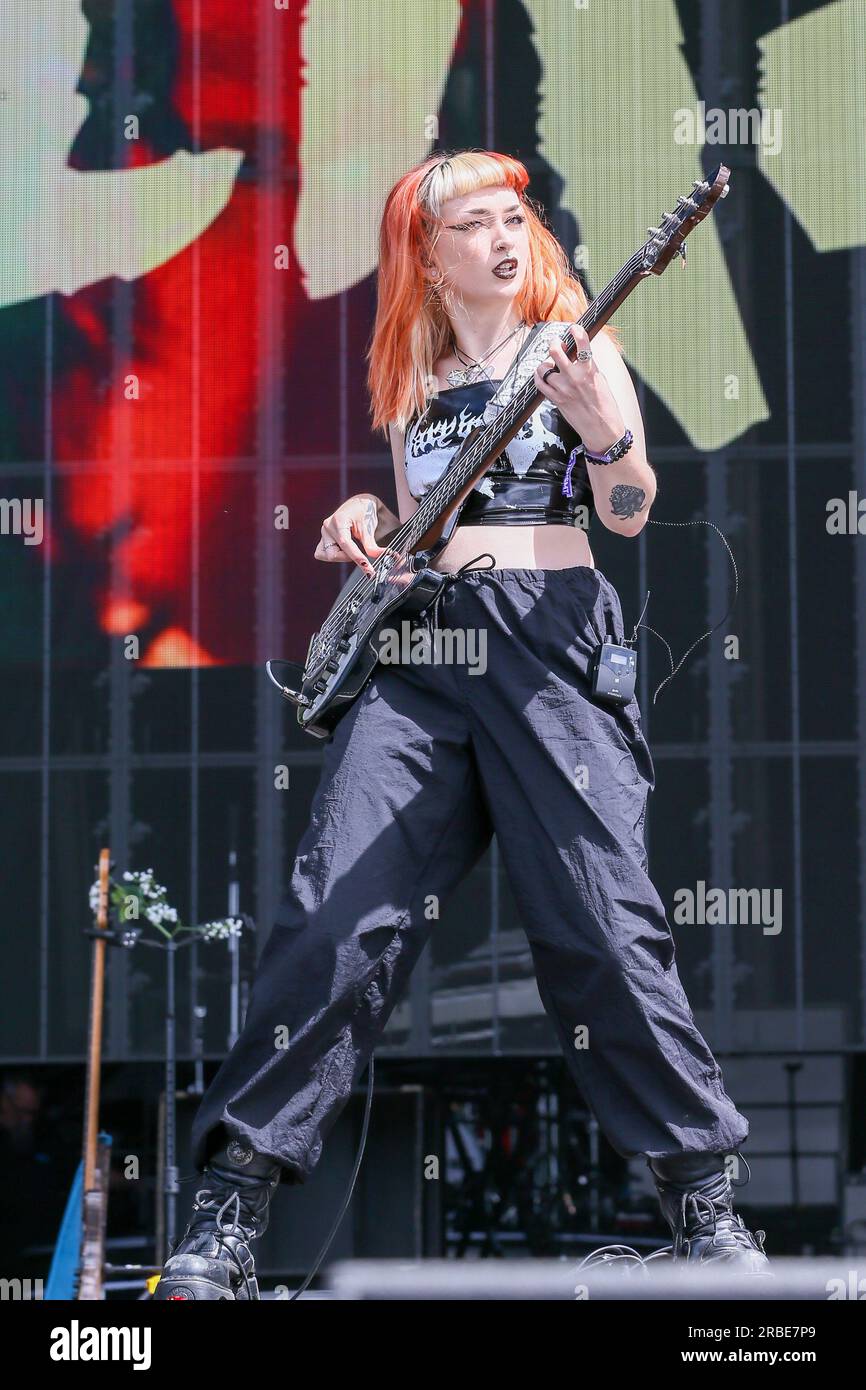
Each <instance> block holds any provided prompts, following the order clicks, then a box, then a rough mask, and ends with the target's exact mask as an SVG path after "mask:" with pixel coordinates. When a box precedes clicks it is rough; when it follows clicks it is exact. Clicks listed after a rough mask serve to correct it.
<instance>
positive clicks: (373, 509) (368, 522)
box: [364, 499, 379, 540]
mask: <svg viewBox="0 0 866 1390" xmlns="http://www.w3.org/2000/svg"><path fill="white" fill-rule="evenodd" d="M378 522H379V508H378V507H377V506H376V503H375V502H374V501H372V499H371V500H369V501H368V502H367V506H366V509H365V511H364V530H365V531H366V532H367V535H368V536H369V537H370V540H375V539H376V527H377V525H378Z"/></svg>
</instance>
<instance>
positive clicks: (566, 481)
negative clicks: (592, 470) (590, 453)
mask: <svg viewBox="0 0 866 1390" xmlns="http://www.w3.org/2000/svg"><path fill="white" fill-rule="evenodd" d="M581 453H583V445H582V444H576V445H575V447H574V448H573V449H572V451H571V455H570V456H569V460H568V467H567V468H566V470H565V477H564V478H563V480H562V495H563V497H573V496H574V488H573V487H572V484H571V470H572V468H573V467H574V465H575V464H576V463H577V459H578V455H579V454H581Z"/></svg>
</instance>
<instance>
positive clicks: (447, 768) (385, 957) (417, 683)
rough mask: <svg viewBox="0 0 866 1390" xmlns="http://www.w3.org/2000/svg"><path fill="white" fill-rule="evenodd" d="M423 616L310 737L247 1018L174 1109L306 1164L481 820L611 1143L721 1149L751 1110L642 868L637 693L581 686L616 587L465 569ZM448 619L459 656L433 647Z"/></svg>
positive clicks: (217, 1137) (298, 1173)
mask: <svg viewBox="0 0 866 1390" xmlns="http://www.w3.org/2000/svg"><path fill="white" fill-rule="evenodd" d="M425 621H426V623H427V624H428V626H427V631H428V632H430V633H431V636H432V637H433V638H435V636H436V631H435V630H436V628H438V629H439V630H440V633H439V640H441V641H442V643H443V645H442V647H441V648H440V656H441V657H442V659H441V660H440V661H439V662H438V663H437V662H436V661H435V659H431V660H429V661H428V662H427V663H426V664H425V663H422V662H417V661H416V662H411V661H404V663H403V664H396V663H393V664H380V665H379V666H378V667H377V669H376V672H375V674H374V676H373V678H372V680H371V681H370V682H369V683H368V684H367V686H366V687H365V689H364V691H363V692H362V694H361V695H360V696H359V698H358V699H357V700H356V701H355V703H354V704H353V705H352V706H351V708H350V709H349V711H348V712H347V714H346V715H344V717H343V718H342V720H341V721H340V723H339V724H338V725H337V727H336V729H335V731H334V733H333V735H332V737H331V738H330V739H329V740H328V741H327V742H326V743H325V744H324V765H323V768H322V774H321V779H320V781H319V784H318V787H317V789H316V792H315V795H314V799H313V803H312V814H311V820H310V823H309V826H308V828H307V830H306V831H305V833H304V835H303V837H302V839H301V841H300V844H299V846H298V854H297V858H296V860H295V864H294V870H293V873H292V878H291V884H290V887H289V890H288V892H287V894H286V895H285V897H284V899H283V901H282V904H281V907H280V911H279V914H278V916H277V920H276V923H275V925H274V927H273V930H272V932H271V934H270V936H269V938H268V940H267V943H266V945H265V948H264V950H263V952H262V956H261V959H260V962H259V965H258V969H257V973H256V978H255V981H254V985H253V989H252V992H251V998H250V1006H249V1009H248V1013H247V1017H246V1021H245V1025H244V1027H243V1030H242V1032H241V1034H240V1036H239V1037H238V1039H237V1042H236V1043H235V1045H234V1047H233V1049H232V1051H231V1052H230V1054H229V1056H228V1057H227V1058H226V1059H225V1061H224V1062H223V1064H222V1066H221V1068H220V1070H219V1072H218V1073H217V1075H216V1077H215V1078H214V1081H213V1083H212V1084H211V1086H210V1088H209V1090H208V1091H207V1092H206V1094H205V1096H204V1097H203V1099H202V1102H201V1105H200V1107H199V1110H198V1112H197V1114H196V1117H195V1120H194V1124H193V1132H192V1143H193V1155H194V1162H195V1165H196V1167H197V1168H199V1169H200V1168H201V1167H202V1166H203V1164H204V1162H205V1160H206V1159H207V1157H208V1156H209V1155H210V1153H211V1152H212V1151H213V1149H214V1148H215V1147H217V1144H218V1143H219V1142H221V1141H224V1138H225V1134H224V1132H223V1130H222V1128H221V1126H222V1125H225V1126H226V1127H227V1128H228V1130H229V1131H230V1132H232V1133H235V1134H240V1135H242V1136H244V1137H246V1138H247V1139H248V1140H249V1141H250V1142H251V1143H252V1144H253V1145H254V1147H255V1148H256V1149H258V1150H259V1151H260V1152H261V1153H264V1154H268V1155H270V1156H272V1157H273V1158H275V1159H277V1160H279V1161H280V1162H281V1163H282V1164H283V1165H284V1171H283V1178H284V1180H285V1181H287V1182H299V1181H301V1182H302V1181H303V1180H304V1179H305V1178H306V1177H307V1176H308V1175H309V1173H310V1171H311V1169H312V1168H313V1166H314V1165H315V1163H316V1162H317V1160H318V1158H319V1155H320V1152H321V1148H322V1141H323V1138H324V1137H325V1136H326V1134H327V1133H328V1131H329V1130H330V1128H331V1126H332V1125H333V1123H334V1121H335V1120H336V1118H337V1116H338V1115H339V1113H340V1111H341V1110H342V1108H343V1106H344V1105H345V1103H346V1101H347V1100H348V1098H349V1095H350V1092H351V1089H352V1086H353V1084H354V1082H355V1081H356V1080H357V1079H358V1078H360V1076H361V1075H362V1073H363V1071H364V1070H365V1067H366V1064H367V1062H368V1060H369V1056H370V1053H371V1051H372V1049H373V1048H374V1047H375V1046H376V1043H377V1041H378V1039H379V1038H380V1036H381V1033H382V1031H383V1029H384V1027H385V1024H386V1022H387V1020H388V1017H389V1015H390V1013H391V1011H392V1009H393V1007H394V1005H395V1003H396V1002H397V1000H398V999H399V998H400V996H401V994H402V992H403V990H404V988H405V986H406V983H407V980H408V977H409V974H410V972H411V970H412V967H413V965H414V964H415V962H416V961H417V959H418V955H419V953H420V951H421V949H422V947H423V946H424V944H425V942H426V941H427V939H428V936H429V933H430V931H431V929H433V927H434V921H433V920H431V916H432V914H431V913H430V912H429V910H428V911H426V912H425V907H426V908H428V909H429V904H430V901H431V895H433V894H435V895H436V897H437V899H438V902H439V908H440V910H441V908H442V907H443V906H444V904H445V903H446V902H447V899H448V896H449V894H450V892H451V891H452V890H453V889H454V887H455V886H456V885H457V884H458V882H459V881H460V880H461V879H462V878H463V877H464V876H465V875H466V873H467V872H468V871H469V870H470V869H471V867H472V866H473V865H474V864H475V863H476V862H477V860H478V859H479V857H480V856H481V855H482V854H483V852H484V850H485V849H486V848H487V846H488V844H489V842H490V839H491V835H492V833H493V832H494V831H495V833H496V836H497V839H498V842H499V846H500V849H501V854H502V859H503V863H504V865H505V868H506V871H507V874H508V878H509V881H510V883H511V886H512V888H513V891H514V895H515V898H516V901H517V904H518V907H519V910H520V914H521V918H522V921H523V924H524V927H525V930H526V934H527V937H528V940H529V943H530V947H531V951H532V957H533V961H534V965H535V970H536V975H537V981H538V988H539V992H540V995H541V999H542V1001H543V1004H544V1007H545V1009H546V1011H547V1013H548V1015H549V1017H550V1019H551V1020H552V1022H553V1025H554V1027H555V1029H556V1033H557V1036H558V1039H559V1042H560V1044H561V1046H562V1049H563V1053H564V1056H565V1058H566V1061H567V1065H568V1066H569V1068H570V1069H571V1071H572V1073H573V1075H574V1077H575V1078H576V1080H577V1082H578V1084H579V1086H580V1089H581V1091H582V1092H583V1095H584V1097H585V1099H586V1101H587V1103H588V1104H589V1105H590V1106H591V1107H592V1109H593V1111H594V1113H595V1115H596V1117H597V1119H598V1122H599V1124H600V1126H601V1128H602V1130H603V1131H604V1133H605V1135H606V1136H607V1138H608V1140H609V1141H610V1143H611V1144H612V1145H613V1147H614V1148H615V1149H616V1150H617V1151H618V1152H619V1153H620V1154H622V1155H623V1156H625V1157H632V1156H636V1155H639V1154H644V1155H647V1156H648V1157H656V1156H659V1155H663V1154H670V1153H681V1152H703V1151H709V1150H715V1151H725V1152H728V1151H732V1150H733V1149H735V1148H736V1147H737V1146H739V1145H740V1144H741V1143H742V1141H743V1140H744V1139H745V1138H746V1136H747V1135H748V1132H749V1125H748V1121H747V1120H746V1119H745V1118H744V1116H743V1115H741V1114H740V1112H739V1111H738V1110H737V1109H736V1108H735V1106H734V1104H733V1102H732V1101H731V1099H730V1097H729V1096H728V1095H727V1093H726V1091H725V1088H724V1084H723V1079H722V1075H721V1071H720V1069H719V1067H718V1065H717V1063H716V1061H715V1059H714V1058H713V1055H712V1053H711V1051H710V1049H709V1047H708V1045H707V1043H706V1042H705V1041H704V1039H703V1037H702V1036H701V1034H700V1033H699V1031H698V1029H697V1027H696V1024H695V1021H694V1018H693V1016H692V1013H691V1009H690V1007H689V1004H688V1001H687V999H686V996H685V994H684V992H683V989H682V986H681V984H680V980H679V975H678V972H677V968H676V964H675V960H674V956H675V951H674V942H673V939H672V936H671V932H670V928H669V926H668V924H667V921H666V919H665V912H664V907H663V905H662V902H661V900H660V898H659V896H658V894H657V893H656V891H655V889H654V887H653V885H652V883H651V881H650V879H649V877H648V874H647V859H646V851H645V845H644V813H645V810H646V804H647V798H648V794H649V792H650V791H651V790H652V788H653V786H654V784H655V774H654V768H653V764H652V759H651V757H650V754H649V750H648V748H647V745H646V742H645V740H644V737H643V734H642V732H641V725H640V713H639V710H638V705H637V701H632V702H631V703H630V704H628V705H626V706H625V707H622V708H615V707H611V706H609V705H602V704H600V703H599V702H597V701H595V700H594V699H593V697H592V695H591V689H590V683H589V678H588V674H587V667H588V663H589V660H590V657H591V655H592V653H593V652H594V651H595V649H596V647H597V645H598V643H599V642H600V641H602V640H603V639H604V637H605V635H606V634H607V633H612V634H613V635H614V637H615V638H616V639H617V640H619V641H621V640H622V638H623V619H622V611H621V608H620V601H619V597H618V595H617V593H616V590H615V589H614V588H613V586H612V585H611V584H610V583H609V581H608V580H607V579H606V578H605V577H604V575H603V574H601V572H600V571H598V570H596V569H592V568H590V567H588V566H575V567H573V568H569V569H562V570H534V569H489V570H486V571H485V570H483V569H480V568H476V569H470V570H467V571H465V572H464V573H463V574H462V575H460V576H459V577H457V578H456V579H455V580H454V581H453V582H452V583H451V584H450V585H449V586H447V587H446V589H445V590H444V591H443V593H442V595H441V596H440V599H439V604H438V615H437V619H436V621H435V623H433V622H431V621H430V618H429V616H428V619H427V620H425ZM460 629H463V637H464V639H465V652H463V653H461V652H460V650H459V645H458V644H457V643H456V642H455V645H454V646H453V647H452V648H450V649H449V647H448V646H447V645H446V643H445V639H446V638H447V637H448V634H449V632H450V634H451V636H452V639H453V638H454V636H455V634H459V631H460ZM395 630H397V631H399V622H398V621H395ZM473 643H474V646H473ZM435 653H436V647H435V644H434V645H432V646H431V647H429V648H428V655H430V656H431V657H435ZM461 654H462V655H463V656H464V658H465V659H464V660H463V661H460V660H459V659H458V660H457V661H454V660H448V659H445V658H446V657H447V656H450V657H451V658H453V657H455V656H457V657H458V658H459V657H460V655H461ZM404 655H405V653H404ZM584 1026H585V1027H586V1028H587V1029H588V1035H587V1037H586V1039H585V1041H586V1042H587V1044H588V1045H586V1046H581V1047H576V1046H575V1040H576V1037H577V1036H578V1035H577V1034H576V1030H577V1029H580V1028H582V1027H584Z"/></svg>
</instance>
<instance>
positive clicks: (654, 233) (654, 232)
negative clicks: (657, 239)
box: [647, 227, 659, 237]
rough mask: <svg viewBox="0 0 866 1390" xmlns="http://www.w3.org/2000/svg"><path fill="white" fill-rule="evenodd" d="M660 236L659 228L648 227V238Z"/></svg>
mask: <svg viewBox="0 0 866 1390" xmlns="http://www.w3.org/2000/svg"><path fill="white" fill-rule="evenodd" d="M658 234H659V228H658V227H647V235H648V236H651V237H653V236H658Z"/></svg>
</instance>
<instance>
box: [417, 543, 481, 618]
mask: <svg viewBox="0 0 866 1390" xmlns="http://www.w3.org/2000/svg"><path fill="white" fill-rule="evenodd" d="M485 555H487V556H489V558H490V561H491V563H490V564H489V565H479V569H482V570H491V569H493V568H494V567H495V565H496V556H495V555H492V554H491V552H490V551H489V550H482V552H481V554H480V555H476V556H475V557H474V559H472V560H467V561H466V563H465V565H461V566H460V568H459V570H455V571H454V573H453V574H446V576H445V579H444V580H443V582H442V584H441V586H440V587H439V589H438V591H437V593H436V597H435V598H434V600H433V602H432V603H431V604H430V605H429V606H428V607H427V608H426V609H425V610H424V611H425V612H426V613H429V614H430V615H431V621H430V631H431V632H435V630H436V628H437V627H438V626H439V601H440V599H441V598H442V595H443V594H444V593H445V591H446V589H450V588H451V585H452V584H453V583H454V582H455V581H456V580H458V579H459V578H460V576H461V574H462V573H463V571H464V570H467V569H468V568H469V566H470V565H474V564H475V561H476V560H483V558H484V556H485Z"/></svg>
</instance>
